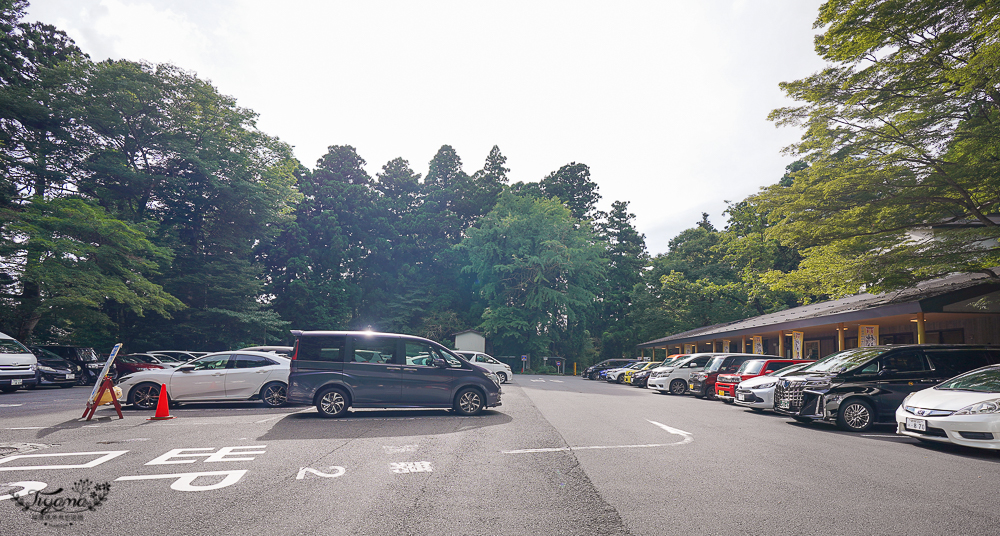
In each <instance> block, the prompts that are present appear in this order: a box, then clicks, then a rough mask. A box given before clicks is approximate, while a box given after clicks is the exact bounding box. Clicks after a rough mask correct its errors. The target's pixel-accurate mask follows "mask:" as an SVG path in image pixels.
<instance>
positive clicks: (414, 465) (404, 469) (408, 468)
mask: <svg viewBox="0 0 1000 536" xmlns="http://www.w3.org/2000/svg"><path fill="white" fill-rule="evenodd" d="M389 470H390V471H392V472H393V473H398V474H408V473H432V472H434V469H433V468H432V467H431V462H395V463H390V464H389Z"/></svg>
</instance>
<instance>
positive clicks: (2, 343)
mask: <svg viewBox="0 0 1000 536" xmlns="http://www.w3.org/2000/svg"><path fill="white" fill-rule="evenodd" d="M30 353H31V352H29V351H28V349H27V348H25V347H24V346H22V345H21V343H19V342H17V341H15V340H14V339H0V354H30Z"/></svg>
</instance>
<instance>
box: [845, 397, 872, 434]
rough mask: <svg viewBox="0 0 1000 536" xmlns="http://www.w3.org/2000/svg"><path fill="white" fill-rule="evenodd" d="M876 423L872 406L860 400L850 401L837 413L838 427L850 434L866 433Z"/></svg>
mask: <svg viewBox="0 0 1000 536" xmlns="http://www.w3.org/2000/svg"><path fill="white" fill-rule="evenodd" d="M874 423H875V411H874V410H873V409H872V405H871V404H869V403H868V402H865V401H864V400H861V399H860V398H851V399H848V400H847V402H846V403H844V404H841V405H840V410H839V411H837V426H839V427H840V428H841V429H842V430H847V431H848V432H864V431H865V430H868V429H869V428H871V427H872V424H874Z"/></svg>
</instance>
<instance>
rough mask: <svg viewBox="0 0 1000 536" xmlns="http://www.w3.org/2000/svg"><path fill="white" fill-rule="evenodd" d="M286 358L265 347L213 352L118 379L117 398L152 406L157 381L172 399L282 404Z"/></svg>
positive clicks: (175, 400) (181, 400)
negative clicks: (165, 387) (267, 350)
mask: <svg viewBox="0 0 1000 536" xmlns="http://www.w3.org/2000/svg"><path fill="white" fill-rule="evenodd" d="M289 363H291V360H289V359H287V358H284V357H281V356H279V355H277V354H274V353H270V352H250V351H242V350H238V351H233V352H218V353H214V354H209V355H206V356H204V357H199V358H198V359H195V360H192V361H189V362H187V363H185V364H183V365H181V366H179V367H177V368H169V369H158V370H147V371H143V372H136V373H135V374H129V375H127V376H123V377H122V378H120V380H119V382H118V384H117V386H118V387H121V390H122V396H121V399H120V400H121V401H122V402H125V403H128V404H132V405H133V406H135V407H137V408H139V409H156V404H157V401H158V399H159V396H160V386H161V385H166V386H167V397H168V399H169V400H170V402H172V403H179V402H210V401H220V400H258V399H259V400H260V401H261V402H263V403H264V405H265V406H268V407H277V406H281V405H283V404H284V403H285V396H286V393H287V389H288V372H289Z"/></svg>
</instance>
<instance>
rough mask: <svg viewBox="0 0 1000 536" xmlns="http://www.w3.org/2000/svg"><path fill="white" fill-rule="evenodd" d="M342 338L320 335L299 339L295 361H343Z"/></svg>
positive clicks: (343, 338)
mask: <svg viewBox="0 0 1000 536" xmlns="http://www.w3.org/2000/svg"><path fill="white" fill-rule="evenodd" d="M345 339H346V337H344V336H342V335H341V336H334V335H321V336H314V337H299V340H298V353H297V355H296V359H298V360H302V361H334V362H341V361H343V360H344V340H345Z"/></svg>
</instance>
